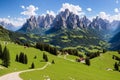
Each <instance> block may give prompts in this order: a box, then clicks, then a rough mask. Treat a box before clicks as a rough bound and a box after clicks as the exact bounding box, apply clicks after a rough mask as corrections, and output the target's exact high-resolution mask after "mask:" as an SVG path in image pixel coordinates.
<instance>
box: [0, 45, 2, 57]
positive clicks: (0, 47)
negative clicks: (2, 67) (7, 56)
mask: <svg viewBox="0 0 120 80" xmlns="http://www.w3.org/2000/svg"><path fill="white" fill-rule="evenodd" d="M0 59H2V46H1V44H0Z"/></svg>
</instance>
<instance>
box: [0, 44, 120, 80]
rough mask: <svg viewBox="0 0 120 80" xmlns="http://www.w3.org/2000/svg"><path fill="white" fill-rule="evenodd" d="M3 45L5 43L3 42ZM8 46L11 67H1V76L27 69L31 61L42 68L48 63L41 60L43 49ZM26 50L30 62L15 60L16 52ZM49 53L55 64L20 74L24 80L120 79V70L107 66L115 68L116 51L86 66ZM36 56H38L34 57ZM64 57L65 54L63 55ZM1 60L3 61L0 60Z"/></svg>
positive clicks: (71, 57)
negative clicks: (42, 68)
mask: <svg viewBox="0 0 120 80" xmlns="http://www.w3.org/2000/svg"><path fill="white" fill-rule="evenodd" d="M2 46H3V47H4V46H5V45H4V44H3V43H2ZM7 48H8V49H9V51H10V58H11V64H10V65H11V66H10V67H9V68H4V69H0V76H2V75H4V74H7V73H10V72H14V71H21V70H26V69H28V68H29V67H30V66H31V63H32V62H34V63H35V68H41V67H43V66H44V65H45V64H46V63H45V62H41V60H42V55H43V51H40V50H37V49H34V48H31V47H30V48H24V46H20V45H17V44H13V43H9V44H7ZM20 52H24V53H25V54H27V57H28V64H27V65H25V64H21V63H18V62H15V56H16V54H19V53H20ZM45 53H46V54H47V55H48V59H49V62H51V61H52V60H54V61H55V64H52V65H49V66H48V67H47V68H46V69H44V70H41V71H32V72H26V73H22V74H20V77H22V78H23V79H24V80H30V79H31V80H46V79H47V78H48V77H49V78H50V79H51V80H119V79H120V76H119V75H120V72H117V71H107V70H106V69H107V68H111V69H113V64H114V63H115V62H116V61H115V60H113V59H112V55H113V54H114V55H117V56H119V57H120V55H119V54H117V53H116V52H107V53H105V54H102V55H101V56H100V57H97V58H94V59H92V60H91V66H86V65H84V64H82V63H77V62H71V61H68V60H65V59H64V58H59V57H57V56H54V55H51V54H49V53H47V52H45ZM34 56H37V58H36V59H34ZM63 57H64V56H63ZM66 58H68V59H72V60H74V59H76V58H77V57H76V56H71V55H68V56H66ZM0 62H1V61H0Z"/></svg>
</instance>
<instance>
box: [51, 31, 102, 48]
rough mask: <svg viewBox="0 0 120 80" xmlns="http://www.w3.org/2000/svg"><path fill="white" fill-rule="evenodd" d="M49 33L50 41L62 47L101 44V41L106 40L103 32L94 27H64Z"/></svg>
mask: <svg viewBox="0 0 120 80" xmlns="http://www.w3.org/2000/svg"><path fill="white" fill-rule="evenodd" d="M49 35H50V40H49V43H50V44H52V45H55V46H60V47H62V48H65V47H76V46H89V45H99V42H100V41H104V40H103V39H102V36H101V34H99V33H98V32H97V31H95V30H93V29H79V30H77V29H72V30H69V29H65V30H64V29H62V30H59V31H57V32H54V33H52V34H49Z"/></svg>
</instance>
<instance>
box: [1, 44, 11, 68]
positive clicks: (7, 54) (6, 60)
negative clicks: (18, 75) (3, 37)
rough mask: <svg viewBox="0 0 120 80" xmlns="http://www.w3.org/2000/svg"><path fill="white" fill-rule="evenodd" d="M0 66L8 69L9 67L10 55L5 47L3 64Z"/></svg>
mask: <svg viewBox="0 0 120 80" xmlns="http://www.w3.org/2000/svg"><path fill="white" fill-rule="evenodd" d="M2 64H3V66H5V67H8V66H9V65H10V54H9V50H8V49H7V47H6V46H5V48H4V51H3V63H2Z"/></svg>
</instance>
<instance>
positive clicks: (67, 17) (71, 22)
mask: <svg viewBox="0 0 120 80" xmlns="http://www.w3.org/2000/svg"><path fill="white" fill-rule="evenodd" d="M78 24H79V16H78V15H76V14H73V13H72V12H70V11H69V9H65V11H61V12H60V13H59V14H58V15H57V16H56V18H55V20H54V22H53V24H52V25H53V27H54V28H56V29H57V28H58V29H60V28H69V29H74V28H77V27H78Z"/></svg>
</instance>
